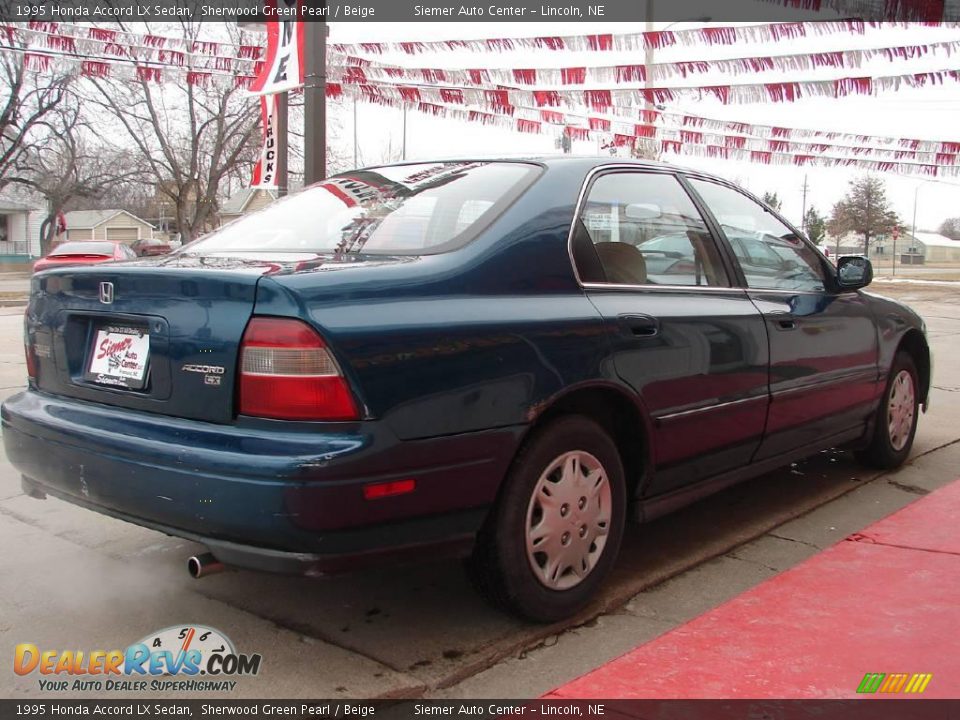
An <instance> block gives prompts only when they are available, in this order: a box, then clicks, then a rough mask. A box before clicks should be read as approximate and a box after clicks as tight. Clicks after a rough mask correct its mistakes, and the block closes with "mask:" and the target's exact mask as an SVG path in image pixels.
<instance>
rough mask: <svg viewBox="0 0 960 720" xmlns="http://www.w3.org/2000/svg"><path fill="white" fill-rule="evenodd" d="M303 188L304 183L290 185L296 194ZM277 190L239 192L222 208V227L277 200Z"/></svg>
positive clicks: (260, 189)
mask: <svg viewBox="0 0 960 720" xmlns="http://www.w3.org/2000/svg"><path fill="white" fill-rule="evenodd" d="M302 187H303V183H300V182H292V183H290V192H296V191H297V190H300V189H301V188H302ZM277 197H279V196H278V193H277V191H276V190H266V189H264V188H243V189H242V190H240V191H239V192H236V193H234V194H233V195H231V196H230V197H229V198H228V199H227V201H226V202H224V203H223V204H222V205H221V206H220V213H219V218H220V225H226V224H227V223H228V222H231V221H233V220H236V219H237V218H238V217H241V216H243V215H248V214H250V213H252V212H256V211H257V210H260V209H262V208H265V207H266V206H267V205H269V204H270V203H272V202H273V201H274V200H276V199H277Z"/></svg>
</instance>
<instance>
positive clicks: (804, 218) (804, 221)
mask: <svg viewBox="0 0 960 720" xmlns="http://www.w3.org/2000/svg"><path fill="white" fill-rule="evenodd" d="M800 231H801V232H802V233H803V234H804V235H807V175H806V173H804V175H803V214H802V215H801V216H800ZM808 237H809V236H808Z"/></svg>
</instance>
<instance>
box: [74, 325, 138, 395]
mask: <svg viewBox="0 0 960 720" xmlns="http://www.w3.org/2000/svg"><path fill="white" fill-rule="evenodd" d="M149 358H150V335H149V334H148V333H147V331H146V330H145V329H144V328H139V327H131V326H125V325H104V326H101V327H99V328H97V331H96V332H95V333H94V337H93V347H91V348H90V357H89V360H88V361H87V371H86V373H85V374H84V379H86V380H88V381H91V382H95V383H99V384H100V385H112V386H114V387H122V388H128V389H131V390H139V389H141V388H143V386H144V385H145V384H146V377H147V361H148V360H149Z"/></svg>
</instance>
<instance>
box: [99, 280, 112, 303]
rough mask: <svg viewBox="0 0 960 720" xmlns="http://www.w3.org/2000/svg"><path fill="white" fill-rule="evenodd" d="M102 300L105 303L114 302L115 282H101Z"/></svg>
mask: <svg viewBox="0 0 960 720" xmlns="http://www.w3.org/2000/svg"><path fill="white" fill-rule="evenodd" d="M100 302H102V303H103V304H104V305H111V304H113V283H112V282H102V283H100Z"/></svg>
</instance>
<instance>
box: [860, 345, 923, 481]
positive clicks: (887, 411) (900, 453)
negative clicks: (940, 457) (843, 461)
mask: <svg viewBox="0 0 960 720" xmlns="http://www.w3.org/2000/svg"><path fill="white" fill-rule="evenodd" d="M919 387H920V386H919V383H918V382H917V366H916V363H914V361H913V358H912V357H911V356H910V354H909V353H906V352H903V351H900V352H898V353H897V355H896V357H895V358H894V360H893V366H892V367H891V368H890V375H889V376H888V378H887V386H886V389H885V391H884V395H883V398H882V399H881V401H880V406H879V407H878V408H877V414H876V417H875V418H874V430H873V438H872V439H871V441H870V445H868V446H867V447H866V448H865V449H864V450H862V451H860V452H859V453H857V457H858V459H859V460H860V461H861V462H863V463H865V464H867V465H870V466H871V467H876V468H880V469H884V470H889V469H891V468H895V467H899V466H900V465H902V464H903V463H904V461H905V460H906V459H907V456H908V455H909V454H910V449H911V448H912V447H913V437H914V435H915V434H916V432H917V420H918V417H919V409H920V396H919V392H918V388H919Z"/></svg>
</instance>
